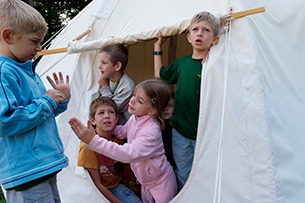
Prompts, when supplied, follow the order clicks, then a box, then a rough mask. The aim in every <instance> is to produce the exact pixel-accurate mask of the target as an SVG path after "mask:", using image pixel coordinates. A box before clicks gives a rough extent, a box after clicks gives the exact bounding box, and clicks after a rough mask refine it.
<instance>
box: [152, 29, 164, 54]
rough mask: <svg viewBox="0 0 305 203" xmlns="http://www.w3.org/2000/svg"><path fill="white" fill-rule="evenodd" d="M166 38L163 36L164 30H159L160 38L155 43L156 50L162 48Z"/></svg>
mask: <svg viewBox="0 0 305 203" xmlns="http://www.w3.org/2000/svg"><path fill="white" fill-rule="evenodd" d="M165 40H166V38H165V39H164V38H163V37H162V32H161V31H159V32H158V39H157V41H155V43H154V50H156V51H160V50H161V47H162V45H163V42H164V41H165Z"/></svg>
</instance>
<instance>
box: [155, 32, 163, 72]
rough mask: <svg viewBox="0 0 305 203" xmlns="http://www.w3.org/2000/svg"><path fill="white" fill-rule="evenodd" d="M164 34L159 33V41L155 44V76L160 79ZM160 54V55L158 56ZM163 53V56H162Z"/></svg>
mask: <svg viewBox="0 0 305 203" xmlns="http://www.w3.org/2000/svg"><path fill="white" fill-rule="evenodd" d="M163 41H164V40H163V38H162V33H161V32H158V40H157V41H156V42H155V43H154V75H155V78H160V75H159V72H160V69H161V66H162V65H163V64H162V55H161V54H162V52H160V51H162V49H161V48H162V44H163ZM156 52H159V54H156ZM160 53H161V54H160Z"/></svg>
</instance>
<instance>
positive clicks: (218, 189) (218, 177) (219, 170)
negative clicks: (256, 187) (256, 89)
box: [213, 8, 232, 203]
mask: <svg viewBox="0 0 305 203" xmlns="http://www.w3.org/2000/svg"><path fill="white" fill-rule="evenodd" d="M231 10H232V9H231V8H230V11H231ZM227 19H228V20H227V21H226V26H225V27H224V31H225V53H226V54H225V65H224V91H223V103H222V115H221V124H220V136H219V146H218V158H217V168H216V178H215V187H214V199H213V203H216V202H217V203H220V199H221V198H220V194H221V181H222V159H223V146H222V138H223V125H224V117H225V106H226V94H227V78H228V70H229V43H230V40H231V32H229V30H231V26H232V18H227Z"/></svg>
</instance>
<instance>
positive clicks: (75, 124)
mask: <svg viewBox="0 0 305 203" xmlns="http://www.w3.org/2000/svg"><path fill="white" fill-rule="evenodd" d="M69 124H70V126H71V128H72V130H73V131H74V133H75V134H76V135H77V137H78V138H79V139H80V140H81V141H83V142H84V143H86V144H89V142H90V141H91V140H92V138H93V137H94V135H95V130H94V128H93V126H92V124H91V122H90V121H89V120H88V122H87V127H86V126H85V125H84V124H83V123H82V122H81V121H80V120H78V119H77V118H71V119H70V120H69Z"/></svg>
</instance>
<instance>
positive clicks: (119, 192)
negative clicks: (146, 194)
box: [110, 184, 142, 203]
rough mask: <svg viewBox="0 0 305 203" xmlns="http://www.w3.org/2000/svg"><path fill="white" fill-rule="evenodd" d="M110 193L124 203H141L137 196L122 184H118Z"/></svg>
mask: <svg viewBox="0 0 305 203" xmlns="http://www.w3.org/2000/svg"><path fill="white" fill-rule="evenodd" d="M110 191H111V192H112V194H113V195H114V196H116V198H118V199H119V200H121V201H122V202H124V203H142V201H141V200H140V199H139V198H138V196H137V195H136V194H135V193H134V192H133V191H132V190H131V189H129V188H128V187H126V186H125V185H123V184H119V185H118V186H116V187H115V188H112V189H110Z"/></svg>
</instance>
